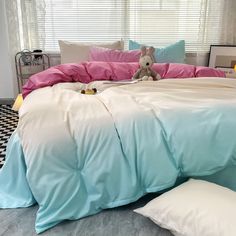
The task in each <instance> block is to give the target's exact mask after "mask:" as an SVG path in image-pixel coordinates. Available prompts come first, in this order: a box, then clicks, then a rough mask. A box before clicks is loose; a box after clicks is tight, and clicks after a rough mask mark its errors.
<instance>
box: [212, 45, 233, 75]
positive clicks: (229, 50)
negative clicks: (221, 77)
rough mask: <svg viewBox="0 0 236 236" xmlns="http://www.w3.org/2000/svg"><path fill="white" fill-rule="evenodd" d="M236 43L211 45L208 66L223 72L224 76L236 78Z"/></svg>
mask: <svg viewBox="0 0 236 236" xmlns="http://www.w3.org/2000/svg"><path fill="white" fill-rule="evenodd" d="M235 65H236V45H211V46H210V54H209V59H208V66H209V67H212V68H216V69H219V70H222V71H224V72H225V74H226V77H229V78H236V71H235V70H234V68H235Z"/></svg>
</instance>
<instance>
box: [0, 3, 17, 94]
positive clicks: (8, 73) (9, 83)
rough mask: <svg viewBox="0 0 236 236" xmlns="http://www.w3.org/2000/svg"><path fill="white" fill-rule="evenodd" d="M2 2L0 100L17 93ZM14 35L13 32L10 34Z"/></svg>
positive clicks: (0, 5) (0, 16) (0, 10)
mask: <svg viewBox="0 0 236 236" xmlns="http://www.w3.org/2000/svg"><path fill="white" fill-rule="evenodd" d="M4 9H5V7H4V1H2V0H0V99H1V98H14V97H15V96H16V93H17V89H16V78H15V71H13V70H12V65H11V61H12V59H13V58H11V56H10V53H9V45H8V37H7V33H8V32H7V26H6V24H7V21H6V12H5V10H4ZM11 33H13V34H14V32H11Z"/></svg>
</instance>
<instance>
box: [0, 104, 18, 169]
mask: <svg viewBox="0 0 236 236" xmlns="http://www.w3.org/2000/svg"><path fill="white" fill-rule="evenodd" d="M17 123H18V114H17V112H15V111H13V110H11V105H1V104H0V168H1V167H2V166H3V164H4V162H5V155H6V146H7V141H8V139H9V138H10V136H11V134H12V132H13V131H14V130H15V128H16V126H17Z"/></svg>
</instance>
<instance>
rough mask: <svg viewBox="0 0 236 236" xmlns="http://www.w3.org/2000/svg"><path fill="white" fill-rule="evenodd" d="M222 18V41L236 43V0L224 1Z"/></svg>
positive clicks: (223, 42)
mask: <svg viewBox="0 0 236 236" xmlns="http://www.w3.org/2000/svg"><path fill="white" fill-rule="evenodd" d="M221 19H222V20H221V37H220V41H221V43H222V44H234V45H236V0H225V1H223V12H222V17H221Z"/></svg>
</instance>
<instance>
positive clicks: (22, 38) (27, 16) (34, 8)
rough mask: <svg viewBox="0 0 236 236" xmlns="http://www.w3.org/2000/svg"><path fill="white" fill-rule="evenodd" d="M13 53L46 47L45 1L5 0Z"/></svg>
mask: <svg viewBox="0 0 236 236" xmlns="http://www.w3.org/2000/svg"><path fill="white" fill-rule="evenodd" d="M5 7H6V14H7V22H8V25H7V26H8V33H9V44H10V48H11V53H12V54H13V55H15V53H16V52H17V51H20V50H23V49H26V48H27V49H33V48H41V47H44V42H45V30H44V29H45V1H44V0H37V1H36V0H11V1H8V0H5Z"/></svg>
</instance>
